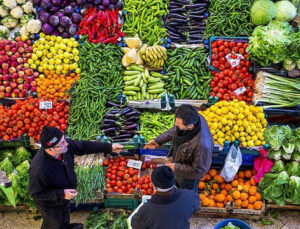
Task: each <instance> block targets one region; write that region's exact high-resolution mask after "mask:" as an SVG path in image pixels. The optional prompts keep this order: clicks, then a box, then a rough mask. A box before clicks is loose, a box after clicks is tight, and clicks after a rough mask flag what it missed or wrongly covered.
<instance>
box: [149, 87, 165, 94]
mask: <svg viewBox="0 0 300 229" xmlns="http://www.w3.org/2000/svg"><path fill="white" fill-rule="evenodd" d="M164 91H165V89H163V88H161V89H154V90H148V92H149V93H150V94H160V93H162V92H164Z"/></svg>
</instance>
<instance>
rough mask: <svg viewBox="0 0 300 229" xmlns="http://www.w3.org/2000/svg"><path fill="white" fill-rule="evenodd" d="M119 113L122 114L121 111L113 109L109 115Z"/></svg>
mask: <svg viewBox="0 0 300 229" xmlns="http://www.w3.org/2000/svg"><path fill="white" fill-rule="evenodd" d="M119 112H120V110H117V109H113V110H111V111H110V112H109V114H118V113H119Z"/></svg>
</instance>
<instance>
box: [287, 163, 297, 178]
mask: <svg viewBox="0 0 300 229" xmlns="http://www.w3.org/2000/svg"><path fill="white" fill-rule="evenodd" d="M285 170H286V172H287V173H288V174H289V176H298V175H299V173H300V165H299V162H296V161H292V162H289V163H287V164H286V165H285Z"/></svg>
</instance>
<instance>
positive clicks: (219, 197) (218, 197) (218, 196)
mask: <svg viewBox="0 0 300 229" xmlns="http://www.w3.org/2000/svg"><path fill="white" fill-rule="evenodd" d="M217 200H218V202H219V203H222V202H224V200H225V196H224V195H223V194H218V195H217Z"/></svg>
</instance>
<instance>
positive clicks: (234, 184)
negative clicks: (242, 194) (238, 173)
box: [231, 180, 239, 187]
mask: <svg viewBox="0 0 300 229" xmlns="http://www.w3.org/2000/svg"><path fill="white" fill-rule="evenodd" d="M231 185H232V187H237V186H238V185H239V182H238V181H237V180H233V181H232V182H231Z"/></svg>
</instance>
